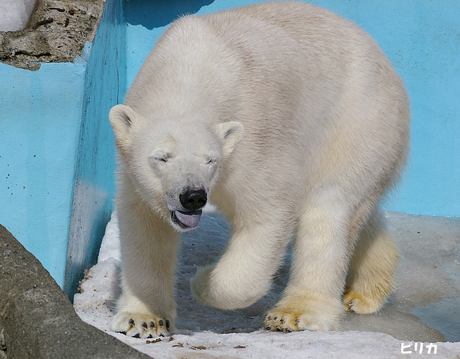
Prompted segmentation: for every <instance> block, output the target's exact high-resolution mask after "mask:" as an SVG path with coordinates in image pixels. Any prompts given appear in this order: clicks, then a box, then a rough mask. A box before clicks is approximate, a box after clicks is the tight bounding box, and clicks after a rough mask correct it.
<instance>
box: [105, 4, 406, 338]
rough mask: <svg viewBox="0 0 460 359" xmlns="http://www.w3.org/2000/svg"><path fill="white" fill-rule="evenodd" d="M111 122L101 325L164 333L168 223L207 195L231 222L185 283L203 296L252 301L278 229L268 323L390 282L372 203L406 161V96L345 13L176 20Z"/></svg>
mask: <svg viewBox="0 0 460 359" xmlns="http://www.w3.org/2000/svg"><path fill="white" fill-rule="evenodd" d="M110 121H111V124H112V127H113V129H114V133H115V138H116V145H117V150H118V163H119V168H118V192H117V198H116V207H117V211H118V214H119V221H120V222H119V225H120V236H121V250H122V295H121V297H120V299H119V302H118V305H117V314H116V315H115V317H114V319H113V322H112V324H111V328H112V330H114V331H117V332H124V333H126V334H127V335H130V336H136V337H141V338H145V337H150V336H157V335H166V334H168V333H171V332H174V331H175V330H176V328H175V317H176V309H175V303H174V271H175V261H176V260H175V257H176V248H177V244H178V240H179V233H180V232H184V231H187V230H191V229H193V228H195V227H196V226H197V225H198V223H199V221H200V217H201V214H202V208H203V207H204V206H205V204H206V203H208V202H212V203H213V204H214V205H216V206H217V207H218V208H219V209H220V211H221V212H222V213H223V214H224V215H225V216H226V218H227V219H228V222H229V224H230V226H231V230H232V232H231V236H230V238H229V240H228V245H227V248H226V250H225V252H224V253H223V255H222V257H221V258H220V259H219V261H218V262H217V263H215V264H213V265H211V266H208V267H206V268H202V269H200V270H199V271H198V272H197V274H196V276H195V278H194V279H193V280H192V281H191V286H192V291H193V294H194V295H195V296H196V298H198V299H199V300H200V301H201V302H202V303H204V304H207V305H210V306H213V307H216V308H221V309H226V310H231V309H236V308H242V307H246V306H249V305H251V304H252V303H254V302H255V301H257V300H258V299H259V298H260V297H261V296H263V295H264V294H265V293H266V292H267V291H268V290H269V288H270V286H271V281H272V277H273V275H274V274H275V272H276V270H277V268H278V267H279V266H280V263H281V261H282V258H283V255H284V253H285V249H286V246H287V244H288V243H289V242H290V240H291V239H292V241H293V256H292V269H291V276H290V280H289V283H288V284H287V287H286V289H285V291H284V293H283V296H282V298H281V300H280V301H279V302H278V303H277V305H276V306H275V307H274V308H273V309H272V310H270V311H269V312H268V313H267V314H266V316H265V317H264V324H263V325H264V326H265V327H266V328H267V329H270V330H281V331H297V330H334V329H337V328H338V325H339V322H340V318H341V316H342V315H343V313H344V312H345V310H352V311H354V312H357V313H373V312H375V311H378V310H379V309H380V308H381V306H382V305H383V303H384V301H385V299H386V297H387V295H388V294H389V292H391V291H392V289H393V277H394V275H395V269H396V267H397V263H398V251H397V248H396V246H395V243H394V241H393V239H392V237H391V236H390V234H389V233H388V232H387V230H386V229H385V224H384V220H383V218H382V213H381V211H380V210H379V202H380V199H381V198H382V196H383V195H384V193H385V192H386V191H387V190H388V189H390V188H392V187H393V186H394V184H395V182H396V181H397V180H398V178H399V177H400V174H401V171H402V170H403V167H404V165H405V163H406V159H407V157H408V147H409V145H408V143H409V122H410V114H409V100H408V97H407V94H406V91H405V87H404V85H403V83H402V81H401V79H400V78H399V77H398V75H397V74H396V72H395V71H394V69H393V68H392V66H391V64H390V62H389V61H388V60H387V58H386V57H385V56H384V54H383V53H382V51H381V50H380V49H379V47H378V46H377V45H376V44H375V43H374V41H373V40H372V39H371V38H370V37H369V36H368V35H366V34H365V33H364V32H363V31H362V30H360V29H359V28H358V27H356V26H355V25H353V24H351V23H350V22H349V21H347V20H345V19H343V18H341V17H339V16H337V15H335V14H333V13H331V12H329V11H327V10H324V9H321V8H318V7H315V6H313V5H308V4H305V3H300V2H271V3H261V4H257V5H252V6H247V7H242V8H237V9H233V10H229V11H224V12H220V13H216V14H210V15H205V16H187V17H182V18H180V19H178V20H177V21H175V22H174V23H173V24H172V26H171V27H170V28H169V29H168V30H167V31H166V32H165V33H164V35H163V36H162V37H161V39H160V40H159V41H158V43H157V44H156V46H155V48H154V49H153V51H152V52H151V53H150V55H149V56H148V57H147V59H146V61H145V63H144V64H143V66H142V68H141V69H140V71H139V73H138V75H137V76H136V78H135V80H134V83H133V84H132V86H131V88H130V90H129V91H128V94H127V96H126V99H125V104H124V105H117V106H115V107H114V108H113V109H112V110H111V112H110ZM344 309H345V310H344Z"/></svg>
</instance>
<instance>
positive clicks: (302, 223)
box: [264, 192, 353, 331]
mask: <svg viewBox="0 0 460 359" xmlns="http://www.w3.org/2000/svg"><path fill="white" fill-rule="evenodd" d="M347 204H348V203H347V201H345V200H343V199H342V196H341V194H340V192H339V193H336V192H330V193H327V192H326V193H325V194H323V195H322V196H321V197H320V198H319V199H318V200H317V201H311V202H310V203H308V204H307V205H306V206H305V208H304V210H303V211H302V214H301V216H300V217H299V222H298V227H297V231H296V236H295V239H294V246H293V253H292V269H291V276H290V279H289V284H288V286H287V287H286V289H285V291H284V293H283V297H282V299H281V300H280V301H279V302H278V303H277V305H276V306H275V308H274V309H272V310H270V311H269V312H268V313H267V315H266V316H265V319H264V324H265V327H266V328H267V329H269V330H279V331H298V330H337V329H338V327H339V323H340V319H341V317H342V316H343V314H344V313H345V312H344V309H343V304H342V299H341V297H342V294H343V290H344V285H345V276H346V272H347V266H348V260H349V256H350V253H351V250H352V248H353V243H352V241H351V238H350V223H349V218H351V217H352V213H350V210H349V209H348V207H347Z"/></svg>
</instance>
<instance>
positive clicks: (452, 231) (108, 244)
mask: <svg viewBox="0 0 460 359" xmlns="http://www.w3.org/2000/svg"><path fill="white" fill-rule="evenodd" d="M205 213H206V214H204V215H203V218H202V223H200V225H199V226H198V228H197V229H196V230H194V231H191V232H188V233H185V234H184V236H183V244H182V255H181V258H180V261H179V262H180V263H179V268H178V271H177V272H178V275H177V277H178V281H177V291H176V301H177V307H178V318H177V327H178V328H179V333H178V334H174V335H173V336H172V337H168V338H161V340H158V341H156V340H155V339H148V340H145V339H136V338H130V337H127V336H125V335H122V334H118V333H113V332H110V330H109V323H110V320H111V317H112V316H113V315H114V308H115V303H116V298H117V297H118V295H119V277H120V273H119V272H120V244H119V238H118V237H119V234H118V222H117V218H116V213H114V214H113V215H112V219H111V221H110V223H109V224H108V225H107V229H106V234H105V236H104V239H103V243H102V246H101V250H100V254H99V262H98V264H97V265H95V266H94V267H92V268H91V269H90V270H89V271H88V272H87V273H86V276H85V277H86V279H85V280H84V281H83V282H82V285H81V289H82V293H81V294H76V295H75V298H74V307H75V310H76V311H77V313H78V315H79V316H80V317H81V319H82V320H84V321H85V322H87V323H89V324H91V325H93V326H95V327H97V328H99V329H100V330H102V331H105V332H107V333H108V334H110V335H112V336H114V337H116V338H118V339H119V340H121V341H123V342H125V343H127V344H128V345H131V346H132V347H134V348H135V349H137V350H139V351H141V352H143V353H145V354H147V355H149V356H151V357H155V358H242V359H244V358H297V357H298V358H341V359H348V358H350V359H359V358H363V359H364V358H365V359H370V358H376V359H380V358H381V359H388V358H399V357H401V356H402V357H407V358H418V357H425V356H426V355H430V356H431V355H433V357H436V358H459V356H458V354H460V343H459V342H458V341H460V311H459V310H458V307H457V308H453V307H452V306H453V305H454V304H456V303H457V304H458V303H459V302H460V280H459V277H460V262H459V260H458V259H459V254H460V222H459V221H458V220H456V219H448V218H440V217H428V216H410V215H406V214H402V213H388V215H387V217H388V220H389V227H390V230H391V231H392V233H393V235H394V237H395V239H396V241H397V243H398V245H399V247H400V250H401V253H402V256H403V258H402V262H401V266H400V270H399V275H398V281H397V282H398V289H397V290H396V291H395V293H393V294H392V295H391V296H390V299H389V301H388V303H387V304H386V306H385V307H384V309H383V310H382V311H381V312H379V313H377V314H374V315H364V316H363V315H356V314H347V316H346V317H345V319H344V320H343V322H342V331H331V332H309V331H306V332H298V333H276V332H268V331H265V330H263V329H261V321H262V317H263V315H264V313H265V311H266V310H268V309H269V308H270V307H271V306H272V305H273V304H275V303H276V301H277V299H278V298H279V296H280V293H281V292H282V289H283V288H284V285H285V283H286V280H287V276H288V267H289V265H288V264H287V265H285V266H283V267H282V268H281V269H280V270H279V271H278V274H277V276H276V277H275V278H274V284H273V288H272V290H271V291H270V292H269V293H268V294H267V295H266V296H265V297H263V298H262V299H261V300H259V301H258V302H257V303H255V304H254V305H252V306H251V307H249V308H246V309H241V310H236V311H219V310H216V309H213V308H209V307H205V306H203V305H201V304H200V303H199V302H198V301H196V300H195V299H194V298H193V297H192V295H191V293H190V288H189V280H190V278H191V277H193V275H194V273H195V272H196V270H197V267H199V266H203V265H205V264H208V263H210V262H213V261H215V260H216V259H217V258H219V255H220V253H221V252H222V250H223V248H224V246H225V243H226V239H227V237H228V234H229V229H228V226H227V225H226V222H225V220H224V219H223V218H222V217H221V216H220V215H219V214H218V213H217V212H215V211H214V209H213V208H208V209H207V210H206V211H205ZM286 262H289V256H287V258H286ZM433 308H434V309H435V310H434V309H433ZM454 309H456V310H454ZM447 312H448V315H446V313H447ZM420 318H421V319H422V320H423V321H422V320H420ZM445 339H447V340H448V341H450V342H444V340H445ZM421 343H423V345H422V344H421ZM435 348H436V354H434V350H435ZM420 353H421V354H420ZM429 353H430V354H429Z"/></svg>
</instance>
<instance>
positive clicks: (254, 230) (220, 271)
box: [191, 219, 289, 310]
mask: <svg viewBox="0 0 460 359" xmlns="http://www.w3.org/2000/svg"><path fill="white" fill-rule="evenodd" d="M267 222H269V223H270V225H267V224H265V225H263V224H254V225H252V226H251V225H250V224H249V223H247V225H246V227H245V228H244V229H240V230H236V231H235V232H234V233H233V234H232V236H231V237H230V239H229V244H228V247H227V249H226V251H225V253H224V254H223V255H222V257H221V258H220V260H219V261H218V262H217V263H216V264H214V265H211V266H208V267H205V268H202V269H200V270H198V272H197V274H196V275H195V278H193V279H192V281H191V286H192V292H193V295H194V296H195V297H196V298H197V299H198V300H199V301H200V302H202V303H203V304H206V305H209V306H212V307H215V308H219V309H226V310H232V309H238V308H245V307H248V306H250V305H251V304H253V303H254V302H256V301H257V300H258V299H259V298H260V297H262V296H263V295H264V294H265V293H266V292H267V291H268V290H269V289H270V286H271V282H272V277H273V275H274V273H275V272H276V270H277V269H278V267H279V264H280V262H281V259H282V256H283V254H284V249H285V246H286V244H287V243H288V238H287V236H286V233H289V231H286V230H285V228H284V226H283V225H282V224H281V223H280V222H279V221H278V222H277V221H276V220H275V219H273V220H272V221H267Z"/></svg>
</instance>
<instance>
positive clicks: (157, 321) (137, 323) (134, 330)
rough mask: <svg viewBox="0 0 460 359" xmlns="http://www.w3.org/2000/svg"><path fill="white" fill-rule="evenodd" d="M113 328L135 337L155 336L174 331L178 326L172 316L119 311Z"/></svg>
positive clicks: (115, 330)
mask: <svg viewBox="0 0 460 359" xmlns="http://www.w3.org/2000/svg"><path fill="white" fill-rule="evenodd" d="M111 330H112V331H114V332H118V333H123V334H126V335H128V336H130V337H135V338H142V339H144V338H155V337H162V336H166V335H169V334H170V333H174V332H175V331H176V328H175V326H174V321H173V320H172V319H171V318H160V317H157V316H156V315H153V314H143V313H129V312H121V313H118V314H117V315H116V316H115V317H114V318H113V321H112V324H111Z"/></svg>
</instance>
